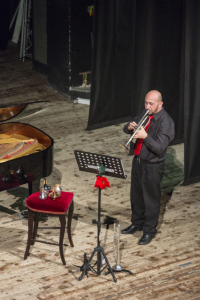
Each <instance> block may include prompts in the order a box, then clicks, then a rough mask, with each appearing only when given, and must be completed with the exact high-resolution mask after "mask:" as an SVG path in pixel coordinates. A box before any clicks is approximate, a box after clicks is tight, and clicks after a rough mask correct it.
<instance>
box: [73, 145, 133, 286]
mask: <svg viewBox="0 0 200 300" xmlns="http://www.w3.org/2000/svg"><path fill="white" fill-rule="evenodd" d="M74 154H75V157H76V161H77V163H78V166H79V170H80V171H85V172H90V173H98V175H99V176H101V177H102V175H108V176H112V177H117V178H123V179H126V177H127V176H126V175H125V173H124V169H123V165H122V161H121V159H119V158H117V157H112V156H106V155H101V154H95V153H89V152H84V151H79V150H74ZM98 189H99V193H98V221H96V220H93V221H92V223H93V224H97V247H96V248H94V251H93V252H92V255H91V257H90V258H89V260H88V261H87V263H84V264H83V266H82V269H80V270H81V271H82V274H81V276H80V277H79V279H78V280H79V281H81V280H82V278H83V276H84V274H87V271H88V270H91V271H93V272H95V273H96V274H97V275H100V274H101V272H103V270H105V268H106V267H108V269H109V273H111V274H112V277H113V280H114V282H117V279H116V277H115V275H114V272H113V270H112V268H111V266H110V264H109V262H108V259H107V257H106V255H105V253H104V249H103V247H101V246H100V233H101V221H100V214H101V212H100V211H101V189H100V188H98ZM96 252H97V271H96V270H94V268H93V267H91V265H90V263H91V261H92V258H93V256H94V255H95V253H96ZM101 254H102V256H103V257H104V259H105V261H106V264H107V265H106V266H104V268H103V269H102V270H101V266H102V265H101Z"/></svg>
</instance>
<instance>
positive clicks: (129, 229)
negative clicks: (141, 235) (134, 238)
mask: <svg viewBox="0 0 200 300" xmlns="http://www.w3.org/2000/svg"><path fill="white" fill-rule="evenodd" d="M136 231H142V229H140V228H138V227H136V226H135V225H133V224H131V225H130V226H128V227H127V228H125V229H123V230H122V231H121V233H122V234H131V233H134V232H136Z"/></svg>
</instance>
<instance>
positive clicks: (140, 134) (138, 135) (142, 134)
mask: <svg viewBox="0 0 200 300" xmlns="http://www.w3.org/2000/svg"><path fill="white" fill-rule="evenodd" d="M146 137H147V133H146V131H145V129H144V128H143V127H141V128H140V130H138V132H137V133H136V135H135V136H134V138H136V139H146Z"/></svg>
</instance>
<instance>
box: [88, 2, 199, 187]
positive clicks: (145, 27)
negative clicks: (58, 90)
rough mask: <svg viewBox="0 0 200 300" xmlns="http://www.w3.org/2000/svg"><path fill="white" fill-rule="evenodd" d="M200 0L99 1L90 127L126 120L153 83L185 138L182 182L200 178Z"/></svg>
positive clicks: (137, 109) (179, 138)
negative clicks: (183, 177) (183, 176)
mask: <svg viewBox="0 0 200 300" xmlns="http://www.w3.org/2000/svg"><path fill="white" fill-rule="evenodd" d="M199 16H200V1H199V0H166V1H163V0H142V1H140V0H132V1H124V0H111V1H105V0H101V1H95V18H94V45H93V63H92V65H93V66H92V87H91V101H90V113H89V120H88V127H87V129H88V130H90V129H95V128H100V127H103V126H108V125H113V124H116V123H121V122H125V121H128V120H129V119H130V117H131V116H135V115H137V114H138V113H139V112H141V110H142V109H143V107H144V97H145V94H146V93H147V92H148V91H149V90H152V89H157V90H159V91H160V92H161V93H162V95H163V101H164V107H165V109H166V110H167V112H168V113H169V114H170V116H171V117H172V118H173V120H174V122H175V127H176V136H175V140H174V142H173V143H174V144H176V143H180V142H183V141H184V144H185V165H184V167H185V179H184V184H185V185H186V184H190V183H192V182H197V181H199V180H200V156H199V149H200V138H199V137H200V132H199V131H200V100H199V99H198V95H199V94H200V93H199V92H200V91H199V89H200V84H199V83H200V82H199V80H200V57H199V56H200V18H199Z"/></svg>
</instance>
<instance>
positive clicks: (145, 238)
mask: <svg viewBox="0 0 200 300" xmlns="http://www.w3.org/2000/svg"><path fill="white" fill-rule="evenodd" d="M154 237H155V234H154V235H149V234H143V236H142V237H141V239H140V240H139V242H138V244H139V245H147V244H149V243H151V241H152V240H153V238H154Z"/></svg>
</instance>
